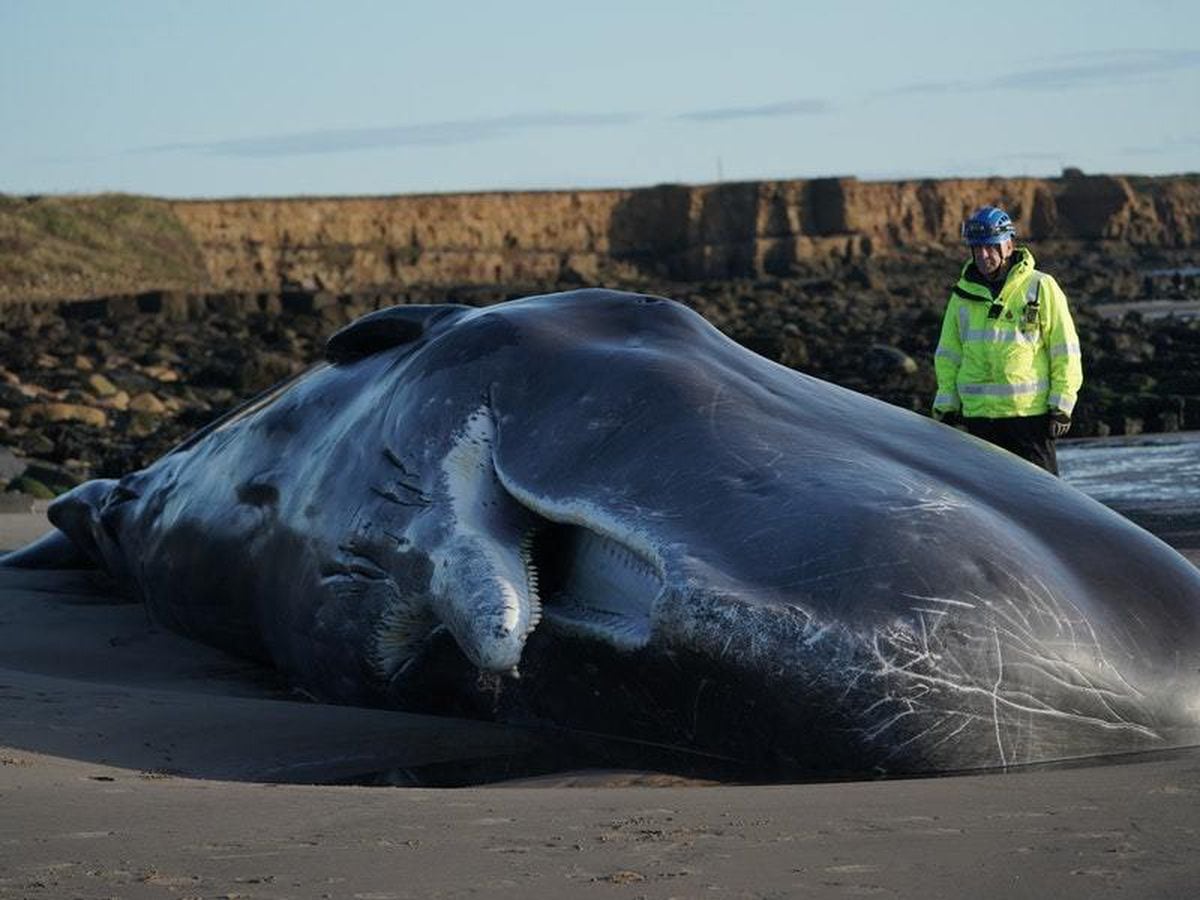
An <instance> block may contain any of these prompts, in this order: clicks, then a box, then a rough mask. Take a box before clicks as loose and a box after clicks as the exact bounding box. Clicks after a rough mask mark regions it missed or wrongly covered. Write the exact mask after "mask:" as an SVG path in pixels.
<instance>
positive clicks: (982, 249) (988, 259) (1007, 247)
mask: <svg viewBox="0 0 1200 900" xmlns="http://www.w3.org/2000/svg"><path fill="white" fill-rule="evenodd" d="M1012 252H1013V242H1012V241H1011V240H1009V241H1004V242H1003V243H1001V244H983V245H981V246H979V247H972V248H971V255H972V256H973V257H974V258H975V268H977V269H978V270H979V271H980V272H982V273H983V277H984V278H989V279H991V278H995V277H996V276H998V275H1000V274H1001V273H1002V272H1003V271H1004V269H1005V267H1006V266H1007V264H1008V259H1009V257H1011V256H1012Z"/></svg>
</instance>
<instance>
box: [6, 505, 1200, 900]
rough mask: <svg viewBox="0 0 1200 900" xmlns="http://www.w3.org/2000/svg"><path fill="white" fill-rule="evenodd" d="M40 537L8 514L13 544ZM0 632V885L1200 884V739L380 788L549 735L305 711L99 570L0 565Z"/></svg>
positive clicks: (681, 887) (180, 889)
mask: <svg viewBox="0 0 1200 900" xmlns="http://www.w3.org/2000/svg"><path fill="white" fill-rule="evenodd" d="M45 528H46V522H45V518H44V511H42V510H35V511H33V512H4V513H0V548H11V547H15V546H19V545H20V544H22V543H24V542H25V541H27V540H29V539H31V538H33V537H36V536H37V535H38V534H40V533H42V531H43V530H44V529H45ZM1184 543H1189V542H1184ZM1182 549H1183V551H1184V552H1185V553H1187V554H1189V557H1190V558H1191V559H1192V561H1193V562H1197V561H1200V553H1198V551H1197V549H1196V548H1193V547H1184V548H1182ZM0 623H2V626H3V627H2V628H0V722H3V725H2V726H0V809H2V810H3V815H2V816H0V897H13V898H18V897H20V898H26V897H54V898H58V897H84V898H93V897H95V898H101V897H121V898H126V897H128V898H140V897H206V898H207V897H239V898H283V897H331V898H333V897H351V898H363V900H382V898H410V897H411V898H417V897H462V896H468V895H470V896H513V897H518V896H519V897H561V896H568V895H569V896H573V897H574V896H579V897H593V896H595V897H630V898H633V897H698V896H733V897H792V896H821V897H824V896H829V897H839V896H862V895H870V896H885V897H886V896H901V897H909V896H922V897H929V898H937V897H960V896H963V895H964V894H966V893H970V894H972V895H975V896H982V897H993V896H1014V897H1015V896H1045V895H1048V894H1053V895H1054V896H1055V897H1056V898H1065V897H1081V898H1083V897H1089V898H1092V897H1106V896H1123V897H1183V896H1190V895H1191V894H1192V892H1193V891H1194V889H1195V884H1196V883H1197V882H1198V880H1200V861H1198V860H1197V856H1196V853H1195V848H1196V846H1198V845H1200V751H1195V750H1190V751H1180V752H1173V753H1167V754H1162V755H1157V756H1141V757H1137V758H1130V759H1127V760H1124V761H1122V762H1113V761H1107V762H1105V763H1104V764H1097V765H1080V766H1075V767H1070V768H1056V769H1041V770H1033V771H1025V772H1019V773H1008V774H989V775H973V776H960V777H949V778H939V779H912V780H892V781H877V782H854V783H826V784H800V785H774V786H738V785H719V786H714V785H706V784H697V783H684V782H682V781H681V780H680V779H677V778H670V777H665V776H657V775H653V774H650V773H621V772H601V771H589V772H580V773H565V774H558V775H552V776H543V777H541V778H522V779H516V780H512V781H507V782H500V783H498V784H494V785H492V786H489V787H483V788H456V789H445V788H428V787H364V786H355V785H354V782H356V781H357V782H361V781H362V780H363V779H364V777H365V776H367V775H368V774H370V773H379V772H384V771H389V772H393V773H397V775H396V777H397V778H398V779H399V780H400V781H403V776H404V773H405V772H420V771H424V770H427V769H428V768H429V767H431V766H434V767H436V766H443V767H445V766H447V765H451V766H452V765H455V764H457V763H462V764H464V765H466V764H470V762H471V761H474V760H479V759H483V758H490V759H493V760H494V759H501V760H502V759H507V758H519V757H521V756H522V755H523V754H526V755H527V754H530V753H536V752H537V751H538V749H539V743H540V741H541V738H540V737H539V736H538V735H537V734H535V733H526V732H522V731H520V730H516V729H511V728H501V727H497V726H492V725H487V724H483V723H477V722H466V721H460V720H454V719H444V718H432V717H426V716H415V715H408V714H403V713H394V712H385V711H379V710H366V709H356V708H347V707H333V706H323V705H317V704H312V703H309V702H306V701H305V700H304V698H300V697H296V696H293V695H292V694H290V693H289V692H288V691H287V690H286V688H285V687H284V686H283V685H281V684H279V683H278V682H277V681H276V679H274V677H273V676H272V675H271V674H270V673H269V672H264V671H263V670H261V669H258V668H256V667H254V666H252V665H248V664H246V663H243V662H240V661H238V660H235V659H232V658H230V657H228V656H225V655H224V654H221V653H219V652H217V651H215V650H211V649H209V648H206V647H203V646H200V645H198V644H194V643H192V642H189V641H186V640H184V639H182V638H179V637H176V636H174V635H172V634H170V633H167V632H164V631H162V630H161V629H159V628H157V627H155V626H154V625H153V624H152V623H150V622H149V621H147V619H146V616H145V614H144V612H143V611H142V609H141V607H140V606H138V605H136V604H131V603H128V602H124V601H122V599H121V598H120V597H119V596H117V595H116V594H115V593H114V592H113V591H112V590H111V588H110V586H109V585H107V584H106V583H105V582H104V580H103V579H102V578H101V577H99V576H97V575H95V574H92V573H86V572H28V571H19V570H0ZM309 782H320V784H319V785H318V784H313V783H309ZM332 782H342V783H340V784H337V783H332Z"/></svg>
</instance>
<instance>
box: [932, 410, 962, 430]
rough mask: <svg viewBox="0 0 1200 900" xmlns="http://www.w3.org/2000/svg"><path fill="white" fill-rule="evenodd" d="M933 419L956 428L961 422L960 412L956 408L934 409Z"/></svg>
mask: <svg viewBox="0 0 1200 900" xmlns="http://www.w3.org/2000/svg"><path fill="white" fill-rule="evenodd" d="M933 418H934V420H935V421H938V422H941V423H942V424H943V425H949V426H950V427H951V428H957V427H958V426H959V425H961V424H962V414H961V413H959V411H958V410H957V409H935V410H934V411H933Z"/></svg>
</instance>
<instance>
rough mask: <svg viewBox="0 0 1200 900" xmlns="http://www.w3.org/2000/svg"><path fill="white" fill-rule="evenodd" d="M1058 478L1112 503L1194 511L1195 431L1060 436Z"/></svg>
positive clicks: (1199, 490)
mask: <svg viewBox="0 0 1200 900" xmlns="http://www.w3.org/2000/svg"><path fill="white" fill-rule="evenodd" d="M1058 460H1059V468H1060V469H1061V470H1062V476H1063V480H1065V481H1066V482H1067V483H1068V484H1070V485H1071V486H1072V487H1076V488H1078V489H1079V490H1081V491H1083V492H1084V493H1085V494H1088V495H1090V496H1092V497H1094V498H1095V499H1097V500H1099V501H1100V502H1101V503H1105V504H1108V505H1110V506H1114V507H1123V508H1128V507H1141V506H1146V507H1150V506H1153V507H1155V508H1158V509H1162V508H1165V507H1176V508H1178V509H1179V511H1180V512H1196V511H1200V431H1187V432H1179V433H1175V434H1151V435H1138V436H1136V437H1119V438H1089V439H1086V440H1079V441H1064V442H1063V443H1061V444H1060V445H1059V448H1058Z"/></svg>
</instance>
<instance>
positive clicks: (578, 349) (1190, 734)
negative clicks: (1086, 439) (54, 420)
mask: <svg viewBox="0 0 1200 900" xmlns="http://www.w3.org/2000/svg"><path fill="white" fill-rule="evenodd" d="M327 357H328V361H327V362H326V363H323V364H321V365H318V366H316V367H314V368H312V369H311V370H309V371H307V372H306V373H304V374H303V375H301V376H299V377H297V378H295V379H293V380H292V381H291V382H288V383H286V384H283V385H281V386H279V387H277V388H275V389H273V390H272V391H269V392H268V393H266V394H265V395H263V396H262V397H260V398H258V399H256V400H254V401H252V402H250V403H248V404H247V405H245V406H244V407H243V408H241V409H240V410H237V411H236V412H234V413H232V414H230V415H229V416H227V417H225V418H224V419H222V420H219V421H217V422H216V423H214V424H213V425H211V426H209V427H208V428H206V429H205V430H203V431H202V432H200V433H199V434H197V435H196V436H194V437H193V438H191V439H189V441H187V442H186V443H185V444H183V445H182V446H180V447H179V448H177V449H176V450H174V451H172V452H171V453H169V454H168V455H166V456H164V457H163V458H162V459H160V460H158V461H157V462H155V463H154V464H153V465H151V466H149V467H148V468H146V469H144V470H142V471H139V472H135V473H133V474H130V475H127V476H126V477H124V478H122V479H120V480H119V481H113V480H102V481H93V482H89V483H87V484H84V485H82V486H81V487H79V488H77V489H76V490H74V491H73V492H71V493H70V494H67V495H64V496H63V497H62V498H60V499H59V500H57V501H56V502H55V503H54V504H53V505H52V507H51V510H50V517H51V521H52V522H53V523H54V524H55V525H56V526H57V528H58V529H59V530H60V532H56V533H52V535H50V536H49V537H47V538H45V539H43V540H42V541H40V542H38V543H36V544H34V545H31V546H30V547H29V548H27V549H25V550H23V551H19V552H18V553H16V554H13V555H12V556H10V557H9V558H7V559H6V560H5V564H7V565H51V564H62V563H64V562H67V561H70V560H71V558H72V557H82V558H86V559H87V560H89V561H91V562H93V563H95V564H98V565H100V566H102V567H104V568H105V569H107V570H108V571H109V572H111V573H112V574H113V575H115V576H116V577H117V578H118V579H120V580H121V581H122V582H123V583H125V584H127V585H128V586H129V587H130V589H131V590H132V591H134V592H136V594H137V595H138V596H140V597H141V598H142V599H143V600H144V601H145V603H146V604H147V606H148V607H149V609H150V611H151V612H152V614H153V615H154V617H155V618H157V619H158V620H160V621H161V622H163V623H165V624H166V625H168V626H169V627H171V628H173V629H176V630H178V631H180V632H182V633H184V634H187V635H191V636H193V637H195V638H197V639H199V640H202V641H206V642H209V643H212V644H215V645H217V646H220V647H223V648H226V649H228V650H231V651H233V652H237V653H241V654H246V655H249V656H252V657H255V658H258V659H262V660H266V661H269V662H270V663H271V664H273V665H275V666H277V667H279V668H280V669H282V670H283V671H284V672H285V673H287V675H288V677H289V678H290V679H292V681H293V682H294V683H296V684H297V685H298V686H300V687H302V688H304V689H305V690H307V691H308V692H310V693H311V694H313V695H314V696H317V697H319V698H323V699H327V700H331V701H337V702H350V703H371V704H383V705H396V706H403V707H409V708H411V707H418V708H425V709H445V710H447V711H451V710H452V711H455V712H462V711H464V710H466V711H470V712H473V713H477V714H482V715H491V716H495V717H497V718H500V719H510V720H521V721H549V722H554V723H557V724H562V725H568V726H572V727H576V728H581V729H590V730H595V731H601V732H605V733H610V734H625V735H631V736H634V737H638V738H643V739H646V740H652V741H661V742H665V743H668V744H671V745H674V746H680V747H690V748H697V749H701V750H704V751H711V752H713V753H716V754H721V755H725V756H732V757H734V758H736V759H739V760H749V761H753V762H759V763H761V764H762V765H763V766H764V768H765V769H772V770H775V771H787V772H791V773H802V772H864V771H883V772H931V771H947V770H959V769H970V768H977V767H997V766H1011V765H1018V764H1026V763H1033V762H1042V761H1049V760H1058V759H1063V758H1072V757H1080V756H1088V755H1094V754H1110V753H1120V752H1126V751H1134V750H1144V749H1161V748H1168V747H1178V746H1183V745H1188V744H1194V743H1197V740H1198V735H1200V573H1198V572H1197V570H1196V569H1194V568H1193V567H1192V566H1191V565H1190V564H1189V563H1187V562H1186V561H1185V560H1184V559H1182V558H1181V557H1180V556H1179V555H1178V554H1176V553H1175V552H1174V551H1173V550H1171V549H1170V548H1169V547H1167V546H1166V545H1165V544H1163V543H1161V542H1160V541H1158V540H1157V539H1156V538H1154V537H1152V536H1151V535H1149V534H1148V533H1146V532H1145V531H1143V530H1141V529H1140V528H1138V527H1136V526H1134V525H1133V524H1131V523H1130V522H1128V521H1126V520H1125V519H1123V518H1121V517H1120V516H1118V515H1116V514H1115V513H1113V512H1111V511H1110V510H1108V509H1106V508H1104V507H1103V506H1101V505H1100V504H1098V503H1096V502H1094V501H1092V500H1091V499H1089V498H1087V497H1085V496H1084V495H1082V494H1080V493H1079V492H1077V491H1075V490H1073V489H1071V488H1069V487H1067V486H1065V485H1064V484H1063V483H1062V482H1060V481H1059V480H1058V479H1056V478H1053V477H1051V476H1049V475H1047V474H1046V473H1044V472H1042V471H1041V470H1039V469H1037V468H1035V467H1034V466H1032V465H1029V464H1027V463H1025V462H1023V461H1021V460H1019V459H1017V458H1016V457H1013V456H1010V455H1008V454H1007V453H1005V452H1003V451H1001V450H998V449H996V448H994V447H992V446H990V445H987V444H984V443H982V442H980V441H977V440H975V439H973V438H970V437H968V436H966V435H965V434H962V433H960V432H958V431H956V430H954V429H951V428H948V427H945V426H943V425H940V424H937V423H934V422H932V421H930V420H928V419H926V418H924V417H922V416H919V415H916V414H914V413H911V412H907V411H904V410H901V409H898V408H895V407H892V406H889V405H887V404H884V403H880V402H877V401H875V400H872V399H869V398H866V397H863V396H861V395H859V394H856V393H853V392H851V391H847V390H844V389H842V388H839V387H836V386H833V385H830V384H828V383H825V382H822V381H819V380H817V379H814V378H811V377H808V376H805V375H802V374H798V373H796V372H793V371H790V370H788V369H785V368H783V367H780V366H778V365H775V364H773V363H771V362H770V361H768V360H766V359H763V358H762V357H759V356H757V355H755V354H753V353H751V352H749V351H748V350H745V349H743V348H742V347H740V346H738V345H737V344H736V343H734V342H733V341H731V340H729V339H728V338H726V337H724V336H723V335H722V334H720V333H719V332H718V331H717V330H716V329H714V328H713V327H711V326H710V325H709V324H708V323H706V322H705V321H704V319H703V318H701V317H700V316H699V315H697V314H696V313H694V312H692V311H690V310H688V309H687V308H686V307H684V306H682V305H680V304H677V303H675V302H672V301H669V300H666V299H663V298H658V297H651V296H642V295H636V294H628V293H618V292H612V291H603V290H581V291H574V292H570V293H564V294H552V295H546V296H539V297H531V298H528V299H524V300H519V301H513V302H509V303H504V304H499V305H497V306H492V307H488V308H482V309H472V308H469V307H462V306H456V305H439V306H408V307H395V308H392V309H386V310H381V311H379V312H376V313H373V314H371V315H368V316H365V317H363V318H362V319H360V320H358V321H356V322H354V323H352V324H350V325H349V326H347V327H346V328H344V329H342V330H341V331H339V332H338V333H336V334H335V335H334V336H333V337H332V338H331V339H330V340H329V343H328V349H327ZM480 673H484V676H483V677H481V676H480ZM518 673H519V677H517V676H518ZM510 675H511V677H510Z"/></svg>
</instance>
